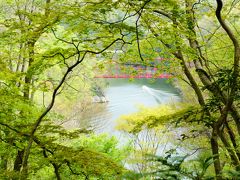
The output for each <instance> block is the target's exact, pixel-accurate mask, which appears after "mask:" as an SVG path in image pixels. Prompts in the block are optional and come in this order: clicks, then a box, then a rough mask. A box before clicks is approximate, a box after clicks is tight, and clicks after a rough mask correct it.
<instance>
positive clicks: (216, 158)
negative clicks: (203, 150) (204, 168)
mask: <svg viewBox="0 0 240 180" xmlns="http://www.w3.org/2000/svg"><path fill="white" fill-rule="evenodd" d="M211 149H212V155H213V163H214V169H215V175H216V179H217V180H222V179H223V178H222V170H221V164H220V158H219V150H218V137H217V129H216V125H215V124H214V126H213V131H212V137H211Z"/></svg>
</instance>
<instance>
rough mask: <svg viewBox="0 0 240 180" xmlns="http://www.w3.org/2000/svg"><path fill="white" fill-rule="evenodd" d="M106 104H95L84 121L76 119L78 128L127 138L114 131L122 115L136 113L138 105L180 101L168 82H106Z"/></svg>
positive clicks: (113, 80) (145, 80)
mask: <svg viewBox="0 0 240 180" xmlns="http://www.w3.org/2000/svg"><path fill="white" fill-rule="evenodd" d="M106 81H107V84H108V86H107V88H106V89H105V91H104V93H105V97H106V98H107V99H108V102H107V103H94V104H93V105H92V106H91V108H89V110H88V111H87V113H85V116H84V118H81V119H80V118H79V119H75V121H74V122H71V123H74V124H72V125H73V126H74V127H75V128H77V127H79V128H83V127H85V128H88V129H89V128H90V129H93V130H94V131H95V132H96V133H108V134H110V135H114V136H116V137H117V138H121V137H122V136H124V134H123V133H122V132H120V131H117V130H116V129H115V127H116V120H117V119H118V118H119V117H120V116H121V115H126V114H130V113H134V112H136V111H137V110H138V108H137V107H138V105H144V106H146V107H153V106H157V105H159V104H162V103H168V102H170V101H179V100H180V98H179V91H178V90H177V89H176V88H174V86H173V85H172V84H171V83H168V80H167V79H156V80H152V79H134V80H133V81H129V79H106Z"/></svg>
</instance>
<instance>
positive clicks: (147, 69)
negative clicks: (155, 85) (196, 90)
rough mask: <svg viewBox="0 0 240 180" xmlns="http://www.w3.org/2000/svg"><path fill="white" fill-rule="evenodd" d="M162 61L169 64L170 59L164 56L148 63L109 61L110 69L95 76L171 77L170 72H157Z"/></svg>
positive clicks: (165, 64) (164, 64)
mask: <svg viewBox="0 0 240 180" xmlns="http://www.w3.org/2000/svg"><path fill="white" fill-rule="evenodd" d="M160 63H162V65H163V66H169V61H168V60H165V59H163V58H156V59H155V60H154V61H151V62H150V63H149V62H148V64H147V65H146V64H145V65H143V64H140V63H124V64H119V63H116V62H112V63H109V67H108V71H107V72H106V73H104V74H102V75H97V76H95V78H134V79H140V78H170V77H172V75H170V74H168V73H162V74H159V73H157V71H158V69H157V68H156V67H157V65H159V64H160Z"/></svg>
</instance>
